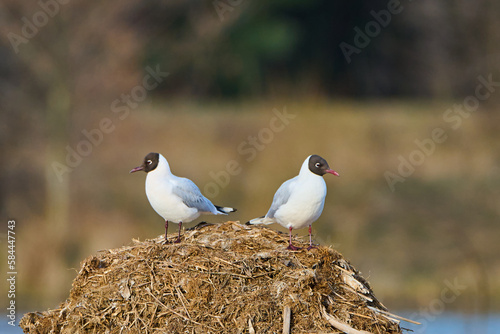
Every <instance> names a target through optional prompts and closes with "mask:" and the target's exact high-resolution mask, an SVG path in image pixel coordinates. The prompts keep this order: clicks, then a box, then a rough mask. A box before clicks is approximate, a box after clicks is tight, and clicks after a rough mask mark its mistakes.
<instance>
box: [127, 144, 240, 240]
mask: <svg viewBox="0 0 500 334" xmlns="http://www.w3.org/2000/svg"><path fill="white" fill-rule="evenodd" d="M141 170H142V171H144V172H146V173H147V176H146V196H147V197H148V200H149V203H150V204H151V206H152V207H153V209H154V210H155V211H156V213H158V214H159V215H160V216H162V217H163V219H165V242H167V229H168V222H169V221H170V222H173V223H177V224H179V235H178V237H177V240H176V241H175V242H176V243H178V242H180V241H181V227H182V223H189V222H191V221H193V220H194V219H196V218H198V217H199V216H200V214H202V213H206V214H212V215H225V214H228V213H230V212H234V211H236V209H233V208H227V207H220V206H217V205H213V204H212V202H210V200H209V199H208V198H206V197H205V196H203V195H202V194H201V192H200V189H199V188H198V187H197V186H196V184H194V182H193V181H191V180H189V179H187V178H184V177H178V176H175V175H174V174H172V172H171V171H170V166H169V164H168V162H167V159H165V158H164V157H163V155H161V154H159V153H149V154H148V155H146V157H145V158H144V162H143V163H142V165H140V166H139V167H136V168H134V169H132V170H131V171H130V173H134V172H138V171H141Z"/></svg>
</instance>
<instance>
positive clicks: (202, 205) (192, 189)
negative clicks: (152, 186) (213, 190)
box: [172, 177, 217, 214]
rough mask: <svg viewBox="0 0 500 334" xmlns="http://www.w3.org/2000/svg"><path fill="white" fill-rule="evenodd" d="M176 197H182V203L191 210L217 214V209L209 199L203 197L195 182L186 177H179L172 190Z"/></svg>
mask: <svg viewBox="0 0 500 334" xmlns="http://www.w3.org/2000/svg"><path fill="white" fill-rule="evenodd" d="M172 192H173V194H174V195H176V196H178V197H180V198H181V199H182V202H183V203H184V204H186V206H188V207H190V208H195V209H198V211H201V212H212V213H214V214H215V213H216V211H217V210H216V208H215V206H214V205H213V204H212V202H210V200H209V199H208V198H206V197H205V196H203V195H202V193H201V191H200V189H199V188H198V186H196V184H194V182H193V181H191V180H190V179H186V178H184V177H178V178H177V180H176V181H175V182H174V186H173V188H172Z"/></svg>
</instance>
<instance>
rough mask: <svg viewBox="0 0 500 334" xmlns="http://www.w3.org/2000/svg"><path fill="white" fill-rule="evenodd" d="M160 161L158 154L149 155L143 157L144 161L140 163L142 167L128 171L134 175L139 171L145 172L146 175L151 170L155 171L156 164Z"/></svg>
mask: <svg viewBox="0 0 500 334" xmlns="http://www.w3.org/2000/svg"><path fill="white" fill-rule="evenodd" d="M159 161H160V154H158V153H153V152H151V153H149V154H148V155H146V156H145V157H144V161H143V162H142V165H140V166H139V167H135V168H134V169H132V170H131V171H130V173H135V172H138V171H140V170H142V171H145V172H146V173H149V172H151V171H152V170H155V168H156V167H158V162H159Z"/></svg>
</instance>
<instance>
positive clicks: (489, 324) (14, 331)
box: [0, 312, 500, 334]
mask: <svg viewBox="0 0 500 334" xmlns="http://www.w3.org/2000/svg"><path fill="white" fill-rule="evenodd" d="M396 314H399V315H402V316H406V317H410V319H411V315H412V312H400V313H396ZM2 319H3V321H1V322H0V333H1V334H19V333H22V332H23V331H22V330H21V328H20V327H18V326H16V327H12V326H10V325H9V324H8V323H7V320H6V319H7V317H6V316H5V315H3V316H2ZM412 320H419V321H421V322H422V325H420V326H418V325H413V324H409V323H405V322H403V323H401V327H404V328H407V329H411V330H413V333H414V334H424V333H425V334H470V333H481V334H500V314H490V315H481V316H479V315H471V316H468V315H463V314H456V313H447V314H442V315H440V316H438V317H435V318H428V319H426V318H425V317H423V318H420V319H416V318H414V319H412ZM405 332H406V333H412V332H409V331H403V333H405Z"/></svg>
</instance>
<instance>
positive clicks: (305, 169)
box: [299, 156, 319, 176]
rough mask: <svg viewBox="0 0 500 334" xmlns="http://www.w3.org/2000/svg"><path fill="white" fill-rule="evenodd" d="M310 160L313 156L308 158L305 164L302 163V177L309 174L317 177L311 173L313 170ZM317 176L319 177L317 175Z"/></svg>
mask: <svg viewBox="0 0 500 334" xmlns="http://www.w3.org/2000/svg"><path fill="white" fill-rule="evenodd" d="M309 158H311V156H308V157H307V159H306V160H304V162H303V163H302V167H300V172H299V175H301V176H306V175H309V174H310V175H316V174H314V173H313V172H311V170H310V169H309ZM316 176H319V175H316Z"/></svg>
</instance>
